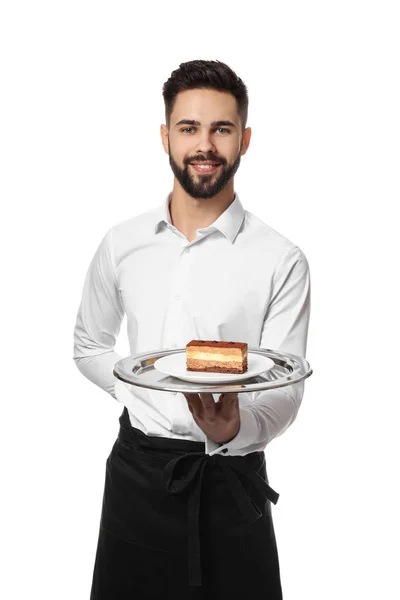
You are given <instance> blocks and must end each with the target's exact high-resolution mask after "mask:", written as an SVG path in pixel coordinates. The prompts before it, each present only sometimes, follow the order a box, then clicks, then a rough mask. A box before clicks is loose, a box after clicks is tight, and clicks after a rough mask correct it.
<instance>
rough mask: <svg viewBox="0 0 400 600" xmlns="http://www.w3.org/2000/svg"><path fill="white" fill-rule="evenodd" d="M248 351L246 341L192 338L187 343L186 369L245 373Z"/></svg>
mask: <svg viewBox="0 0 400 600" xmlns="http://www.w3.org/2000/svg"><path fill="white" fill-rule="evenodd" d="M247 351H248V347H247V344H246V343H245V342H217V341H215V340H213V341H210V340H192V341H191V342H189V343H188V344H186V370H187V371H203V372H205V373H245V372H246V371H247Z"/></svg>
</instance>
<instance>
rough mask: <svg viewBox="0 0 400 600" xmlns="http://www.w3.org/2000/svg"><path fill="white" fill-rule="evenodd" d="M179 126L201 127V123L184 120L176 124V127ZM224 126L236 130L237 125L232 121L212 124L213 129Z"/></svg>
mask: <svg viewBox="0 0 400 600" xmlns="http://www.w3.org/2000/svg"><path fill="white" fill-rule="evenodd" d="M178 125H201V123H200V121H195V120H193V119H182V120H181V121H178V123H176V125H175V127H178ZM223 126H228V127H235V129H236V125H235V124H234V123H232V121H213V122H212V123H211V127H223Z"/></svg>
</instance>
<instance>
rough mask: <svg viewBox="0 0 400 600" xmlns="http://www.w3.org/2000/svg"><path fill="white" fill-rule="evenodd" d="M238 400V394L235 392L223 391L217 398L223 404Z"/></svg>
mask: <svg viewBox="0 0 400 600" xmlns="http://www.w3.org/2000/svg"><path fill="white" fill-rule="evenodd" d="M238 401H239V396H238V394H236V393H235V392H225V393H224V394H221V395H220V397H219V398H218V402H223V403H224V404H233V403H235V402H238Z"/></svg>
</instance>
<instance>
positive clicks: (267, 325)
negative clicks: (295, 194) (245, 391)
mask: <svg viewBox="0 0 400 600" xmlns="http://www.w3.org/2000/svg"><path fill="white" fill-rule="evenodd" d="M310 306H311V291H310V272H309V266H308V262H307V259H306V257H305V255H304V254H303V252H302V251H301V250H300V249H299V248H298V247H297V246H294V247H292V249H291V250H290V251H289V253H288V254H287V255H286V256H285V257H284V259H283V260H282V261H281V264H280V266H279V268H278V269H277V271H276V273H275V277H274V282H273V293H272V297H271V301H270V303H269V306H268V309H267V312H266V315H265V317H264V322H263V329H262V335H261V341H260V347H261V348H267V349H271V350H276V351H278V352H287V353H289V354H296V355H298V356H301V357H302V358H305V357H306V348H307V334H308V325H309V320H310ZM303 393H304V380H303V381H300V382H298V383H295V384H293V385H289V386H285V387H283V388H276V389H272V390H265V391H262V392H253V393H251V394H249V396H251V402H250V404H248V405H246V406H242V407H240V408H239V411H240V429H239V432H238V434H237V435H236V437H235V438H233V440H231V441H230V442H228V443H227V444H224V445H222V446H220V447H219V448H218V449H217V450H215V451H214V452H213V453H216V452H218V453H219V452H222V453H223V454H236V455H237V454H239V455H245V454H248V453H250V452H257V451H258V452H259V451H262V450H264V449H265V447H266V445H267V444H268V443H269V442H271V440H273V439H274V438H276V437H278V436H279V435H281V434H282V433H283V432H284V431H285V430H286V429H287V428H288V427H289V426H290V425H291V424H292V423H293V421H294V420H295V418H296V415H297V412H298V410H299V407H300V404H301V401H302V399H303Z"/></svg>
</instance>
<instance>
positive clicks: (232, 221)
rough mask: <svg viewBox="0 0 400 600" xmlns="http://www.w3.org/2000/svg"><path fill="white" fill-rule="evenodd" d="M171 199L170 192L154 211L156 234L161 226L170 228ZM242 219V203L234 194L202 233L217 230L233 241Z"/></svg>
mask: <svg viewBox="0 0 400 600" xmlns="http://www.w3.org/2000/svg"><path fill="white" fill-rule="evenodd" d="M171 198H172V192H170V193H169V194H168V196H167V197H166V198H165V199H164V202H163V203H162V205H161V206H160V207H159V209H158V210H157V211H156V222H155V226H154V232H155V233H156V234H157V233H158V232H159V231H160V228H161V224H162V223H166V224H167V225H169V226H172V223H171V215H170V212H169V205H170V202H171ZM243 219H244V209H243V206H242V203H241V202H240V199H239V196H238V194H237V193H235V197H234V199H233V202H231V204H230V205H229V206H228V208H227V209H226V210H225V211H224V212H223V213H222V215H220V216H219V217H218V219H217V220H216V221H214V223H212V225H210V226H209V227H206V228H205V229H204V230H203V231H206V230H208V229H211V228H215V229H218V231H220V232H221V233H222V234H223V235H224V236H225V237H226V238H228V240H230V242H232V244H233V242H234V241H235V238H236V236H237V234H238V233H239V229H240V227H241V225H242V223H243Z"/></svg>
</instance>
